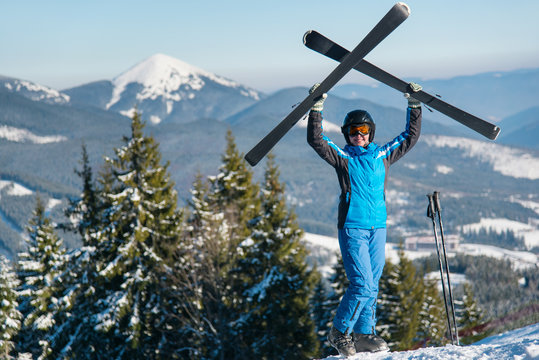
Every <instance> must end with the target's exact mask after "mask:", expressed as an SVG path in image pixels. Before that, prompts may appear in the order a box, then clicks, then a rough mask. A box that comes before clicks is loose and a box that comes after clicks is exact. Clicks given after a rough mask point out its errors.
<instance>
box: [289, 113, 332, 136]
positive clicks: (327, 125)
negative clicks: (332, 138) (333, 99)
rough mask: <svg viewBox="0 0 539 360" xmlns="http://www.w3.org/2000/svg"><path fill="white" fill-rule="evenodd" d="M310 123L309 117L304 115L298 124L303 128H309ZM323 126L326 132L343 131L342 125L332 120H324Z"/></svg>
mask: <svg viewBox="0 0 539 360" xmlns="http://www.w3.org/2000/svg"><path fill="white" fill-rule="evenodd" d="M307 124H308V117H307V116H304V117H302V118H301V119H300V120H299V121H298V126H299V127H301V128H307ZM322 128H323V130H324V132H326V133H328V132H333V133H339V134H340V133H341V127H340V126H339V125H336V124H334V123H332V122H330V121H327V120H322Z"/></svg>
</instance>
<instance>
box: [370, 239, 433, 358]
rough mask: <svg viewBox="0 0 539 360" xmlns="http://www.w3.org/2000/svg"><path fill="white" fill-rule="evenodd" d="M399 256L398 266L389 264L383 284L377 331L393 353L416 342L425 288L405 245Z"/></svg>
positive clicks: (385, 269) (408, 347)
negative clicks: (406, 253)
mask: <svg viewBox="0 0 539 360" xmlns="http://www.w3.org/2000/svg"><path fill="white" fill-rule="evenodd" d="M398 254H399V262H398V264H392V263H390V262H387V263H386V266H385V268H384V274H383V275H382V279H381V281H380V301H379V304H380V306H379V313H380V316H379V322H378V328H379V331H380V334H381V336H382V337H384V338H385V339H386V341H387V342H388V345H389V346H390V348H391V349H392V350H406V349H410V348H411V347H412V346H414V344H415V342H416V341H417V336H416V334H417V332H418V330H419V324H420V316H419V314H420V311H421V306H422V299H423V287H424V286H423V282H422V281H421V278H419V277H418V276H417V274H416V269H415V267H414V265H413V263H412V262H411V261H410V260H409V259H408V258H406V256H405V254H404V250H403V249H402V245H401V248H400V249H399V252H398Z"/></svg>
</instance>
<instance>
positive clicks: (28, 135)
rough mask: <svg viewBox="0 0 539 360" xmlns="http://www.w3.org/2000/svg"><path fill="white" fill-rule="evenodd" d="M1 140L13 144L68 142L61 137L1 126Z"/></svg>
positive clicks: (65, 138)
mask: <svg viewBox="0 0 539 360" xmlns="http://www.w3.org/2000/svg"><path fill="white" fill-rule="evenodd" d="M0 138H4V139H6V140H8V141H13V142H31V143H34V144H50V143H56V142H61V141H66V140H67V137H65V136H61V135H51V136H40V135H36V134H34V133H32V132H30V131H29V130H26V129H19V128H16V127H12V126H7V125H0Z"/></svg>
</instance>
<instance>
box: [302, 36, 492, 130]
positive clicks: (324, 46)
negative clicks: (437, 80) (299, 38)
mask: <svg viewBox="0 0 539 360" xmlns="http://www.w3.org/2000/svg"><path fill="white" fill-rule="evenodd" d="M303 43H304V44H305V46H307V47H308V48H309V49H311V50H314V51H316V52H318V53H320V54H322V55H325V56H327V57H329V58H331V59H333V60H336V61H339V62H341V61H344V60H345V59H346V56H347V55H348V54H349V52H348V50H346V49H345V48H343V47H342V46H340V45H339V44H337V43H335V42H334V41H332V40H330V39H328V38H327V37H325V36H324V35H322V34H320V33H318V32H316V31H314V30H311V31H307V32H306V33H305V35H304V37H303ZM354 69H356V70H357V71H360V72H362V73H363V74H365V75H367V76H370V77H372V78H373V79H375V80H378V81H380V82H382V83H384V84H386V85H388V86H390V87H392V88H393V89H395V90H398V91H400V92H402V93H405V92H410V91H409V89H408V83H407V82H405V81H403V80H401V79H399V78H397V77H396V76H393V75H391V74H389V73H388V72H386V71H384V70H382V69H380V68H378V67H376V66H375V65H373V64H371V63H369V62H368V61H366V60H361V61H360V62H359V63H357V64H356V66H355V67H354ZM414 98H416V99H417V100H419V101H421V102H422V103H424V104H425V105H428V106H430V107H432V108H433V109H436V110H438V111H439V112H441V113H442V114H445V115H447V116H449V117H450V118H452V119H454V120H456V121H458V122H459V123H461V124H462V125H464V126H467V127H469V128H470V129H472V130H475V131H476V132H478V133H479V134H481V135H483V136H485V137H487V138H489V139H491V140H495V139H496V137H497V136H498V133H499V132H500V128H499V127H498V126H496V125H494V124H491V123H489V122H487V121H485V120H483V119H480V118H478V117H477V116H474V115H472V114H470V113H467V112H466V111H463V110H461V109H459V108H457V107H455V106H453V105H451V104H448V103H446V102H445V101H442V100H440V99H439V98H437V97H435V96H432V95H430V94H429V93H426V92H425V91H419V92H417V93H414Z"/></svg>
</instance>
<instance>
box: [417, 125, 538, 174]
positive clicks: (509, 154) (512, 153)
mask: <svg viewBox="0 0 539 360" xmlns="http://www.w3.org/2000/svg"><path fill="white" fill-rule="evenodd" d="M423 140H424V141H426V142H427V144H429V146H436V147H449V148H459V149H461V150H464V154H466V156H468V157H470V158H478V159H480V160H482V161H485V162H487V163H489V164H491V165H492V168H493V170H494V171H497V172H499V173H501V174H503V175H505V176H511V177H514V178H522V179H530V180H537V179H539V158H536V157H535V156H534V155H533V154H532V153H530V152H529V151H526V150H523V149H518V148H513V147H509V146H503V145H498V144H495V143H490V142H485V141H479V140H472V139H467V138H456V137H451V136H437V135H426V136H423Z"/></svg>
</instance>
